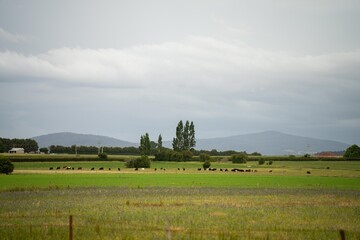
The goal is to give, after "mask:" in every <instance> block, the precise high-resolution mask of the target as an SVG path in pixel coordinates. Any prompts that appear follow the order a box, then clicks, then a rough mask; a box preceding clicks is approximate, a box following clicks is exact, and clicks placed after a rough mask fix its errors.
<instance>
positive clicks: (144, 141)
mask: <svg viewBox="0 0 360 240" xmlns="http://www.w3.org/2000/svg"><path fill="white" fill-rule="evenodd" d="M139 148H140V152H141V155H143V156H149V155H150V149H151V144H150V137H149V134H148V133H145V135H142V136H141V137H140V147H139Z"/></svg>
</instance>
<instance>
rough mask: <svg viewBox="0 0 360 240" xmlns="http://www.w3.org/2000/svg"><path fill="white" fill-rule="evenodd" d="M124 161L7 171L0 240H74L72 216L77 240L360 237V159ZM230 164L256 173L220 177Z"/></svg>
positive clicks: (0, 191) (0, 182) (0, 178)
mask: <svg viewBox="0 0 360 240" xmlns="http://www.w3.org/2000/svg"><path fill="white" fill-rule="evenodd" d="M77 164H79V165H77ZM123 164H124V163H123V162H118V161H108V162H81V163H77V162H63V163H61V162H60V163H56V164H54V163H52V162H42V163H15V169H16V170H15V172H14V174H11V175H8V176H7V175H0V236H1V237H0V238H1V239H67V238H68V236H69V227H68V225H69V223H68V222H69V220H68V219H69V215H72V216H73V219H74V221H73V229H74V232H73V233H74V239H340V236H339V230H340V229H343V230H344V231H345V234H346V239H360V228H359V226H360V217H359V216H360V163H358V162H343V161H342V162H333V161H331V162H274V163H273V165H271V166H269V165H261V166H259V165H258V164H257V162H251V161H250V162H248V163H247V164H243V165H233V164H231V163H227V162H225V163H213V164H212V167H216V168H218V170H217V171H216V172H209V171H206V172H205V171H197V168H198V167H200V166H201V165H200V163H198V162H187V163H169V162H153V163H152V168H151V169H146V170H144V171H141V170H139V171H134V169H124V168H123ZM58 165H59V166H65V165H66V166H73V167H78V166H81V167H82V168H83V169H82V170H79V171H78V170H63V169H61V170H56V171H55V170H49V167H56V166H58ZM91 167H96V168H99V167H104V168H106V169H107V170H105V171H99V170H96V171H90V170H89V169H90V168H91ZM118 167H120V168H121V171H118V170H117V168H118ZM232 167H238V168H243V169H252V170H253V172H245V173H234V172H220V171H219V168H232ZM108 168H111V170H110V171H109V170H108ZM154 168H157V169H158V170H157V171H154ZM160 168H166V171H164V170H161V171H160ZM178 168H181V169H180V170H178ZM182 168H185V171H183V169H182ZM254 170H257V171H256V172H255V171H254ZM269 170H272V172H269ZM307 171H310V172H311V174H307V173H306V172H307Z"/></svg>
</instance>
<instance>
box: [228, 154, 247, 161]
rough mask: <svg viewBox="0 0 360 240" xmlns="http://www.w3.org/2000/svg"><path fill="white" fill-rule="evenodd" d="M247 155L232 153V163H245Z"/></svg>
mask: <svg viewBox="0 0 360 240" xmlns="http://www.w3.org/2000/svg"><path fill="white" fill-rule="evenodd" d="M246 160H247V155H246V154H244V153H239V154H234V155H232V156H231V161H232V163H246Z"/></svg>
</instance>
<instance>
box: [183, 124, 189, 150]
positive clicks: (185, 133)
mask: <svg viewBox="0 0 360 240" xmlns="http://www.w3.org/2000/svg"><path fill="white" fill-rule="evenodd" d="M189 137H190V124H189V121H186V123H185V126H184V129H183V139H184V140H183V141H184V144H183V146H182V148H181V150H183V151H187V150H190V139H189Z"/></svg>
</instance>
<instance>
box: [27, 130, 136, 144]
mask: <svg viewBox="0 0 360 240" xmlns="http://www.w3.org/2000/svg"><path fill="white" fill-rule="evenodd" d="M32 139H34V140H35V141H36V142H37V143H38V145H39V147H49V146H51V145H62V146H72V145H78V146H103V147H131V146H134V147H136V146H138V145H139V144H137V143H132V142H127V141H123V140H119V139H116V138H111V137H106V136H99V135H92V134H79V133H71V132H61V133H52V134H47V135H41V136H37V137H33V138H32Z"/></svg>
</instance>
